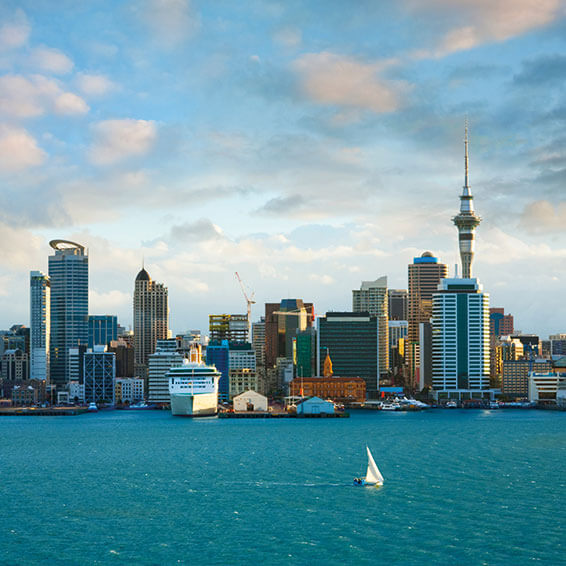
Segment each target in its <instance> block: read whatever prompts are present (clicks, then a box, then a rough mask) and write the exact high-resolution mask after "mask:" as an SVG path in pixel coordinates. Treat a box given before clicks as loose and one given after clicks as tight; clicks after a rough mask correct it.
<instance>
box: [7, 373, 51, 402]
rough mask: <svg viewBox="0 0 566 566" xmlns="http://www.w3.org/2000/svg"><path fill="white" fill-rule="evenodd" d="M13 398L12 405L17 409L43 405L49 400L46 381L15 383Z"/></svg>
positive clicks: (12, 392) (30, 380) (31, 380)
mask: <svg viewBox="0 0 566 566" xmlns="http://www.w3.org/2000/svg"><path fill="white" fill-rule="evenodd" d="M11 398H12V405H13V406H15V407H26V406H30V405H37V404H38V403H43V402H44V401H46V400H47V391H46V380H44V379H28V380H19V381H17V382H13V387H12V391H11Z"/></svg>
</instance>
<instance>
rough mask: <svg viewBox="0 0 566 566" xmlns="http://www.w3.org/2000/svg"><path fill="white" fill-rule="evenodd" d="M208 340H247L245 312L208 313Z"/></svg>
mask: <svg viewBox="0 0 566 566" xmlns="http://www.w3.org/2000/svg"><path fill="white" fill-rule="evenodd" d="M208 329H209V332H210V340H214V341H220V342H221V341H222V340H228V342H247V341H248V315H247V314H209V315H208Z"/></svg>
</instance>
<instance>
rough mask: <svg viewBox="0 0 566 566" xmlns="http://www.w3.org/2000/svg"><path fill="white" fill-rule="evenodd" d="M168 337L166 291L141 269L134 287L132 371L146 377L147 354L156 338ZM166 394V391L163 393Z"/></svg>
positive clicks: (155, 345)
mask: <svg viewBox="0 0 566 566" xmlns="http://www.w3.org/2000/svg"><path fill="white" fill-rule="evenodd" d="M168 338H169V294H168V291H167V287H165V286H164V285H163V284H162V283H156V282H155V281H152V280H151V277H150V276H149V273H148V272H147V271H146V270H145V269H143V268H142V270H141V271H140V272H139V273H138V274H137V276H136V281H135V286H134V356H135V374H136V376H137V377H144V378H145V377H147V372H148V362H149V356H150V355H151V354H153V353H154V352H155V351H156V347H157V341H158V340H167V339H168ZM167 395H168V394H167Z"/></svg>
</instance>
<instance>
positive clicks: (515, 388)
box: [501, 359, 552, 399]
mask: <svg viewBox="0 0 566 566" xmlns="http://www.w3.org/2000/svg"><path fill="white" fill-rule="evenodd" d="M551 370H552V362H551V361H550V360H543V359H535V360H519V359H510V360H504V361H503V371H502V378H501V393H502V394H503V395H504V396H505V397H507V398H509V399H517V398H519V399H526V398H527V397H528V394H529V373H530V372H531V371H535V372H542V373H544V372H548V371H551Z"/></svg>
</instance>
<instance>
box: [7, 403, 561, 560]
mask: <svg viewBox="0 0 566 566" xmlns="http://www.w3.org/2000/svg"><path fill="white" fill-rule="evenodd" d="M565 424H566V414H565V413H559V412H552V411H520V410H517V411H501V410H500V411H475V410H468V411H466V410H454V411H440V410H438V411H436V410H431V411H428V412H424V413H381V412H369V411H368V412H363V411H352V416H351V418H350V419H329V420H326V419H320V420H319V419H312V420H310V419H309V420H299V419H270V420H264V419H257V420H256V419H250V420H248V419H242V420H239V419H236V420H231V419H227V420H225V419H216V418H212V419H200V420H198V419H195V420H191V419H175V418H173V417H171V416H170V414H169V413H167V412H164V411H163V412H162V411H148V412H142V413H139V412H134V411H113V412H102V413H98V414H92V415H90V414H89V415H82V416H77V417H73V418H69V419H57V418H49V417H36V418H33V419H25V418H16V417H13V418H12V417H6V418H4V419H2V420H0V427H1V433H2V438H3V441H2V447H1V449H0V450H1V461H2V465H1V468H0V475H1V477H0V481H1V484H0V485H1V486H2V488H1V494H2V516H3V521H2V522H1V523H0V551H1V554H0V562H2V563H7V564H14V563H17V564H39V563H56V564H95V563H98V564H107V563H110V564H112V563H116V564H118V563H140V564H173V563H187V564H189V563H191V564H238V563H258V562H264V563H267V564H306V563H311V564H322V563H324V564H343V563H350V564H375V563H378V564H381V563H382V564H387V563H393V564H447V565H448V564H527V563H531V562H537V563H543V564H558V563H560V562H561V561H563V560H564V546H563V538H564V531H563V524H564V523H565V522H566V512H565V510H564V504H563V501H564V497H565V495H566V488H565V486H566V473H565V472H566V464H565V462H566V432H565ZM366 442H368V444H369V446H370V448H371V449H372V452H373V454H374V457H375V459H376V461H377V463H378V465H379V466H380V468H381V471H382V473H383V475H384V476H385V481H386V483H385V486H384V487H383V488H381V489H378V490H376V489H370V488H355V487H353V486H352V485H351V481H352V478H353V477H354V476H355V475H359V474H360V473H361V472H362V471H363V469H364V468H365V464H366V460H365V443H366Z"/></svg>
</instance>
